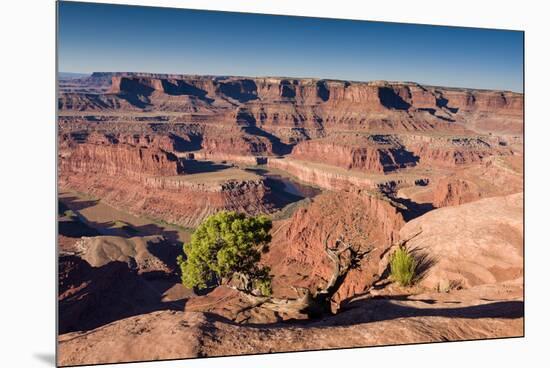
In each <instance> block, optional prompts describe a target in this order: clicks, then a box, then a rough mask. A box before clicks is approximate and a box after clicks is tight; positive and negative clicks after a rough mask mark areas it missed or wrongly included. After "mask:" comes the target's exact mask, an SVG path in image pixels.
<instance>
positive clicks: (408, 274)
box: [390, 246, 417, 286]
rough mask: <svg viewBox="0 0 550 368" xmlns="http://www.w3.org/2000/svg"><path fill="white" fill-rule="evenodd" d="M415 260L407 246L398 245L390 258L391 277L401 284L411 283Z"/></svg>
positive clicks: (415, 264)
mask: <svg viewBox="0 0 550 368" xmlns="http://www.w3.org/2000/svg"><path fill="white" fill-rule="evenodd" d="M416 266H417V261H416V260H415V258H414V256H413V255H412V254H411V253H410V252H409V251H408V250H407V248H405V247H403V246H401V247H399V248H398V249H397V250H396V251H395V252H394V253H393V254H392V255H391V258H390V271H391V274H390V275H391V278H392V279H393V280H394V281H396V282H398V283H399V284H400V285H402V286H409V285H411V284H412V283H413V281H414V278H415V274H416Z"/></svg>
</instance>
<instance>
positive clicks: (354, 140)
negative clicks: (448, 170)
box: [291, 135, 418, 173]
mask: <svg viewBox="0 0 550 368" xmlns="http://www.w3.org/2000/svg"><path fill="white" fill-rule="evenodd" d="M291 156H292V157H293V158H296V159H298V160H303V161H313V162H320V163H325V164H328V165H334V166H338V167H342V168H345V169H358V170H362V171H369V172H374V173H385V172H389V171H394V170H396V169H399V168H405V167H410V166H414V165H415V164H416V162H417V161H418V157H415V156H414V155H413V154H412V153H411V152H409V151H407V150H406V149H405V147H403V146H402V145H401V144H400V143H399V141H398V140H397V139H396V138H395V137H392V136H385V135H369V136H366V135H356V136H354V135H335V136H330V137H327V138H324V139H317V140H309V141H304V142H301V143H299V144H297V145H296V146H295V147H294V149H293V150H292V154H291Z"/></svg>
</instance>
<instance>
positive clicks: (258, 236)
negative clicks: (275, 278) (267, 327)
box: [178, 211, 271, 296]
mask: <svg viewBox="0 0 550 368" xmlns="http://www.w3.org/2000/svg"><path fill="white" fill-rule="evenodd" d="M270 230H271V220H270V219H269V218H267V217H266V216H263V215H261V216H256V217H248V216H246V215H245V214H241V213H237V212H228V211H221V212H218V213H216V214H214V215H212V216H210V217H208V218H207V219H205V220H204V221H203V222H202V224H201V225H200V226H199V227H198V228H197V229H196V230H195V232H194V233H193V235H192V236H191V242H189V243H188V244H185V245H184V247H183V251H184V253H185V256H186V257H185V259H184V257H183V256H182V255H180V256H179V257H178V265H179V266H180V268H181V274H182V276H181V278H182V282H183V284H184V285H185V286H187V287H197V288H199V289H202V288H206V287H207V286H208V285H212V284H217V285H221V284H224V285H228V286H230V287H233V288H236V289H238V290H240V291H243V292H247V293H250V294H253V295H263V296H268V295H270V294H271V276H270V275H269V271H270V270H269V268H268V267H265V266H260V265H259V261H260V257H261V253H262V252H263V251H265V250H266V249H267V244H268V243H269V242H270V241H271V236H270V235H269V231H270Z"/></svg>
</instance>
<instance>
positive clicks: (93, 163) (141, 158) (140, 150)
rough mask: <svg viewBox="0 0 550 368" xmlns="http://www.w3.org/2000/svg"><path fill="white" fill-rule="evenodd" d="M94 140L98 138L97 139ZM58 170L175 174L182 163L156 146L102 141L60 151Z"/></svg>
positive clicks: (136, 175) (106, 173)
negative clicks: (149, 146)
mask: <svg viewBox="0 0 550 368" xmlns="http://www.w3.org/2000/svg"><path fill="white" fill-rule="evenodd" d="M96 142H97V141H96ZM59 156H60V157H59V158H60V160H59V169H60V171H61V172H64V173H67V174H68V173H85V174H93V173H96V174H102V175H111V176H116V175H126V176H131V177H142V176H144V175H162V176H171V175H178V174H180V173H182V172H183V164H182V163H181V162H180V160H178V158H177V157H176V156H175V155H173V154H171V153H169V152H165V151H163V150H161V149H158V148H148V147H140V146H134V145H130V144H125V143H118V142H109V141H107V138H105V141H103V142H97V143H82V144H74V145H72V146H71V147H70V148H68V149H62V150H60V153H59Z"/></svg>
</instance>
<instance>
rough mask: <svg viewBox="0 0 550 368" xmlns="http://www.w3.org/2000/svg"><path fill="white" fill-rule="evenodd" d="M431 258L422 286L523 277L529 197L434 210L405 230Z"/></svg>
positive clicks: (414, 244) (414, 245) (416, 247)
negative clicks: (525, 214)
mask: <svg viewBox="0 0 550 368" xmlns="http://www.w3.org/2000/svg"><path fill="white" fill-rule="evenodd" d="M419 231H421V233H420V234H419V235H418V236H417V237H415V238H414V239H412V240H410V241H409V242H408V246H409V247H410V249H412V250H413V251H414V250H416V252H417V253H418V254H419V255H425V257H427V259H428V260H430V262H429V263H430V266H429V267H428V268H427V269H426V270H425V274H424V275H423V278H422V279H421V284H422V285H423V286H425V287H428V288H432V289H441V288H443V289H445V288H447V289H448V288H449V287H451V288H452V287H453V286H454V287H462V288H469V287H472V286H476V285H483V284H494V283H497V282H503V281H510V280H515V279H518V278H521V277H523V194H522V193H517V194H512V195H509V196H505V197H494V198H486V199H481V200H478V201H476V202H473V203H468V204H463V205H460V206H454V207H445V208H441V209H437V210H434V211H431V212H429V213H427V214H425V215H424V216H421V217H419V218H417V219H414V220H412V221H410V222H408V223H407V224H406V225H405V226H404V227H403V228H402V229H401V231H400V237H401V238H402V239H407V238H409V237H410V236H411V235H413V234H416V233H417V232H419Z"/></svg>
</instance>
